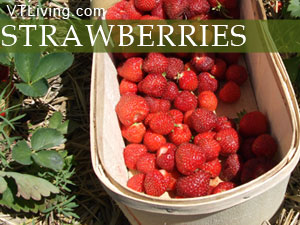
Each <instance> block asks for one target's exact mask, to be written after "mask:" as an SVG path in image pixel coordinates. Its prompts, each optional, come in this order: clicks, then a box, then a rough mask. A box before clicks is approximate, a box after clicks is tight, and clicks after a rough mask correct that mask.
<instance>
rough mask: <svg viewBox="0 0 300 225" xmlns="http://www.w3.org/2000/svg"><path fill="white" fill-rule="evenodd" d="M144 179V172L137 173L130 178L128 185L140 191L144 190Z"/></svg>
mask: <svg viewBox="0 0 300 225" xmlns="http://www.w3.org/2000/svg"><path fill="white" fill-rule="evenodd" d="M144 180H145V174H143V173H139V174H136V175H134V176H133V177H131V178H130V179H129V180H128V182H127V187H129V188H131V189H133V190H135V191H138V192H143V191H144Z"/></svg>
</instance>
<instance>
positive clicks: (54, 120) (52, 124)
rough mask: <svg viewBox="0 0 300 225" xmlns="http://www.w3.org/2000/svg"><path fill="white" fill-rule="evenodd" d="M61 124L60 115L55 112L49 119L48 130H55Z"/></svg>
mask: <svg viewBox="0 0 300 225" xmlns="http://www.w3.org/2000/svg"><path fill="white" fill-rule="evenodd" d="M61 123H62V114H61V113H60V112H55V113H54V114H53V115H52V117H51V118H50V119H49V126H48V127H49V128H53V129H57V128H58V127H59V126H60V125H61Z"/></svg>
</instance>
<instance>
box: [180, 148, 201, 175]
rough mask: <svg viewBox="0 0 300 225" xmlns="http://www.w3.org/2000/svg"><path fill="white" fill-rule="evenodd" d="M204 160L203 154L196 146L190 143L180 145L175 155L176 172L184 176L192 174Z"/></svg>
mask: <svg viewBox="0 0 300 225" xmlns="http://www.w3.org/2000/svg"><path fill="white" fill-rule="evenodd" d="M205 160H206V158H205V153H204V152H203V151H201V149H200V148H199V147H198V146H197V145H193V144H190V143H183V144H181V145H180V146H179V147H178V148H177V151H176V153H175V161H176V167H177V170H178V171H179V172H180V173H182V174H184V175H190V174H192V173H194V172H195V171H196V170H197V169H199V168H200V167H201V166H202V164H203V163H205Z"/></svg>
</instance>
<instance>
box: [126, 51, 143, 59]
mask: <svg viewBox="0 0 300 225" xmlns="http://www.w3.org/2000/svg"><path fill="white" fill-rule="evenodd" d="M122 56H123V57H124V58H125V59H129V58H132V57H139V56H141V53H132V52H122Z"/></svg>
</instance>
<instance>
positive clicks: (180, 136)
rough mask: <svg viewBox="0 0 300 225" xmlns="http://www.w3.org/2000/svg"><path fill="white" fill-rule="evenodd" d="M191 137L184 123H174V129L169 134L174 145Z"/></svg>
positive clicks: (187, 140)
mask: <svg viewBox="0 0 300 225" xmlns="http://www.w3.org/2000/svg"><path fill="white" fill-rule="evenodd" d="M191 138H192V133H191V131H190V129H189V127H188V125H186V124H176V125H175V127H174V130H173V131H172V132H171V133H170V134H169V139H170V141H171V142H172V143H173V144H175V145H177V146H178V145H181V144H182V143H185V142H189V141H190V140H191Z"/></svg>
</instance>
